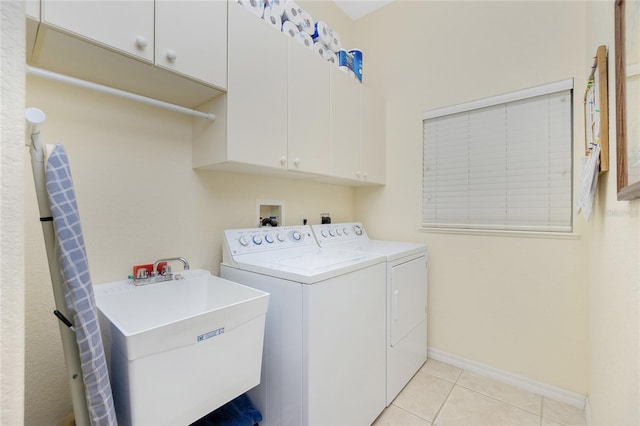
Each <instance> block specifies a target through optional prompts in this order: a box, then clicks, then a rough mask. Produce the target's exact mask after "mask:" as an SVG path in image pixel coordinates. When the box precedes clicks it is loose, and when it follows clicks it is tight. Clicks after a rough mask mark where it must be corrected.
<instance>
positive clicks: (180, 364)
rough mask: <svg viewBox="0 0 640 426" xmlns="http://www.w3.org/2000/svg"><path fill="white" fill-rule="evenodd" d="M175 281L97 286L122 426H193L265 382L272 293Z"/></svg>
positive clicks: (214, 281)
mask: <svg viewBox="0 0 640 426" xmlns="http://www.w3.org/2000/svg"><path fill="white" fill-rule="evenodd" d="M176 275H181V276H182V277H183V278H184V279H177V280H171V281H165V282H158V283H152V284H146V285H144V286H135V285H134V284H133V283H132V282H131V281H118V282H114V283H109V284H102V285H97V286H95V288H94V293H95V298H96V305H97V307H98V316H99V319H100V329H101V333H102V340H103V343H104V346H105V352H106V353H107V360H108V362H109V373H110V377H111V387H112V391H113V394H114V401H115V405H116V411H117V414H118V422H119V424H122V425H126V424H139V425H148V424H153V425H162V424H171V425H175V424H189V423H191V422H193V421H195V420H197V419H199V418H200V417H202V416H204V415H206V414H208V413H210V412H211V411H213V410H215V409H216V408H218V407H219V406H221V405H223V404H225V403H226V402H228V401H230V400H231V399H233V398H235V397H237V396H238V395H241V394H242V393H244V392H246V391H247V390H249V389H251V388H252V387H254V386H256V385H257V384H259V383H260V368H261V362H262V347H263V340H264V322H265V315H266V312H267V305H268V300H269V294H268V293H265V292H262V291H259V290H256V289H253V288H250V287H246V286H243V285H241V284H237V283H234V282H231V281H228V280H225V279H222V278H219V277H215V276H213V275H211V274H210V273H209V272H208V271H205V270H188V271H184V272H182V273H180V274H176Z"/></svg>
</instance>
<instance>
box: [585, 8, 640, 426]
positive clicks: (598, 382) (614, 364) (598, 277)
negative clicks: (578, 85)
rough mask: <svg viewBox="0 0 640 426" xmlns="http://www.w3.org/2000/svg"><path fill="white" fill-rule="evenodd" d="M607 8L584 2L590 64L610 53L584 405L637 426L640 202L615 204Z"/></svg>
mask: <svg viewBox="0 0 640 426" xmlns="http://www.w3.org/2000/svg"><path fill="white" fill-rule="evenodd" d="M613 22H614V7H613V2H612V1H606V2H589V3H588V7H587V26H588V28H589V29H590V31H588V33H587V46H586V47H587V51H586V53H585V56H586V57H587V58H589V57H591V56H593V55H594V54H595V51H596V49H597V47H598V46H599V45H602V44H605V45H607V46H608V50H609V55H608V56H609V94H610V95H609V114H610V120H609V126H610V128H609V130H610V131H609V140H610V141H611V143H610V148H611V151H612V152H611V170H610V171H609V173H607V174H606V175H604V176H603V178H602V180H601V181H600V182H599V184H598V194H597V198H596V205H595V207H594V213H593V220H592V221H591V222H590V223H589V226H588V228H587V229H586V232H585V235H586V237H587V238H588V245H589V250H588V253H587V258H588V260H589V262H588V272H589V275H588V285H589V335H590V342H589V368H588V380H589V395H588V396H589V405H590V414H591V420H592V424H616V425H637V424H640V402H639V401H640V262H639V261H638V254H639V253H640V202H639V200H634V201H617V199H616V190H617V189H616V163H615V158H616V146H615V140H616V126H615V124H616V120H615V117H616V111H615V105H616V102H615V99H616V98H615V91H614V88H615V61H614V59H615V43H614V26H613Z"/></svg>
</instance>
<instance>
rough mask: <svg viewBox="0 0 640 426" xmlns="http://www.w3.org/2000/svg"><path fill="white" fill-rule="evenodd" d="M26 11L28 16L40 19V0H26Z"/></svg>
mask: <svg viewBox="0 0 640 426" xmlns="http://www.w3.org/2000/svg"><path fill="white" fill-rule="evenodd" d="M24 12H25V14H26V15H27V18H29V19H33V20H35V21H40V0H25V2H24Z"/></svg>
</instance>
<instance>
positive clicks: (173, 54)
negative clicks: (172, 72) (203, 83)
mask: <svg viewBox="0 0 640 426" xmlns="http://www.w3.org/2000/svg"><path fill="white" fill-rule="evenodd" d="M177 57H178V54H177V53H176V51H175V50H173V49H169V50H167V60H168V61H169V62H173V61H175V60H176V58H177Z"/></svg>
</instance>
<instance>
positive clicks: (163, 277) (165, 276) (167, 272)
mask: <svg viewBox="0 0 640 426" xmlns="http://www.w3.org/2000/svg"><path fill="white" fill-rule="evenodd" d="M176 260H177V261H180V262H182V266H183V269H184V270H185V271H186V270H187V269H189V262H187V259H185V258H184V257H168V258H166V259H160V260H156V261H155V262H154V263H153V272H151V274H150V275H147V274H146V271H144V273H143V274H142V276H137V277H133V284H135V285H137V286H141V285H146V284H153V283H159V282H163V281H170V280H173V279H174V278H175V279H176V280H178V279H182V278H183V277H182V276H181V275H180V274H178V275H175V276H174V275H173V272H171V266H170V265H169V264H167V265H166V266H164V267H163V268H162V271H161V272H160V273H158V265H159V264H160V263H161V262H173V261H176Z"/></svg>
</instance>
